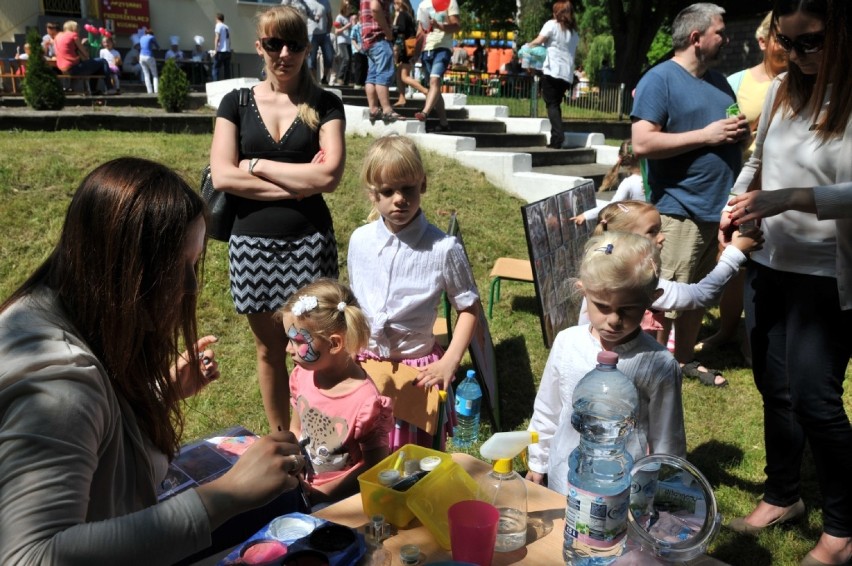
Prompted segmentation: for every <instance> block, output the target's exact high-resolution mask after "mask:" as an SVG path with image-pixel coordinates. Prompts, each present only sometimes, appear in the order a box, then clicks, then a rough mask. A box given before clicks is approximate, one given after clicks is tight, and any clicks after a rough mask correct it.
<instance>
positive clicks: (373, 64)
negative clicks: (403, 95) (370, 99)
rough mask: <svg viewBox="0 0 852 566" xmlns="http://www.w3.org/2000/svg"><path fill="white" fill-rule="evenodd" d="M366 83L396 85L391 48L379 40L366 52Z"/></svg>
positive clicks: (385, 42)
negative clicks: (367, 62)
mask: <svg viewBox="0 0 852 566" xmlns="http://www.w3.org/2000/svg"><path fill="white" fill-rule="evenodd" d="M367 59H368V61H369V64H368V65H367V83H366V84H373V85H381V86H391V85H393V84H396V69H394V66H393V46H392V45H391V42H390V41H385V40H381V41H378V42H376V43H374V44H373V45H371V46H370V49H369V50H367Z"/></svg>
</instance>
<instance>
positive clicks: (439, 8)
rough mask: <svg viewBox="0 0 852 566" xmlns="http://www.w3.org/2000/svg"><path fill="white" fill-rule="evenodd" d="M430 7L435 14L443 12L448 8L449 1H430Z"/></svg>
mask: <svg viewBox="0 0 852 566" xmlns="http://www.w3.org/2000/svg"><path fill="white" fill-rule="evenodd" d="M432 7H433V8H435V11H436V12H444V11H445V10H446V9H447V8H449V7H450V0H432Z"/></svg>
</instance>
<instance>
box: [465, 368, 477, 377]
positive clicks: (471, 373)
mask: <svg viewBox="0 0 852 566" xmlns="http://www.w3.org/2000/svg"><path fill="white" fill-rule="evenodd" d="M465 376H466V377H471V378H473V377H476V371H474V370H472V369H469V370H467V373H466V374H465Z"/></svg>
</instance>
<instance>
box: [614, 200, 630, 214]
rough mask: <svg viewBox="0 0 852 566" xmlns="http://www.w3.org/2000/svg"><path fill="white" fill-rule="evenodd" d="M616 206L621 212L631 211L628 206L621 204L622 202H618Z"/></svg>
mask: <svg viewBox="0 0 852 566" xmlns="http://www.w3.org/2000/svg"><path fill="white" fill-rule="evenodd" d="M615 206H617V207H618V209H619V210H620V211H621V212H630V209H629V208H628V207H627V205H625V204H621V203H620V202H617V203H615Z"/></svg>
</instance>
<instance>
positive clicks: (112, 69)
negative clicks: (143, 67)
mask: <svg viewBox="0 0 852 566" xmlns="http://www.w3.org/2000/svg"><path fill="white" fill-rule="evenodd" d="M99 57H100V58H101V59H103V60H105V61H106V62H107V65H108V66H109V73H110V75H111V76H112V86H113V88H114V89H115V94H118V93H119V92H121V87H120V86H119V79H120V78H121V54H119V52H118V50H117V49H116V48H115V43H114V42H113V40H112V37H111V36H104V42H103V47H101V52H100V54H99Z"/></svg>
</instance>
